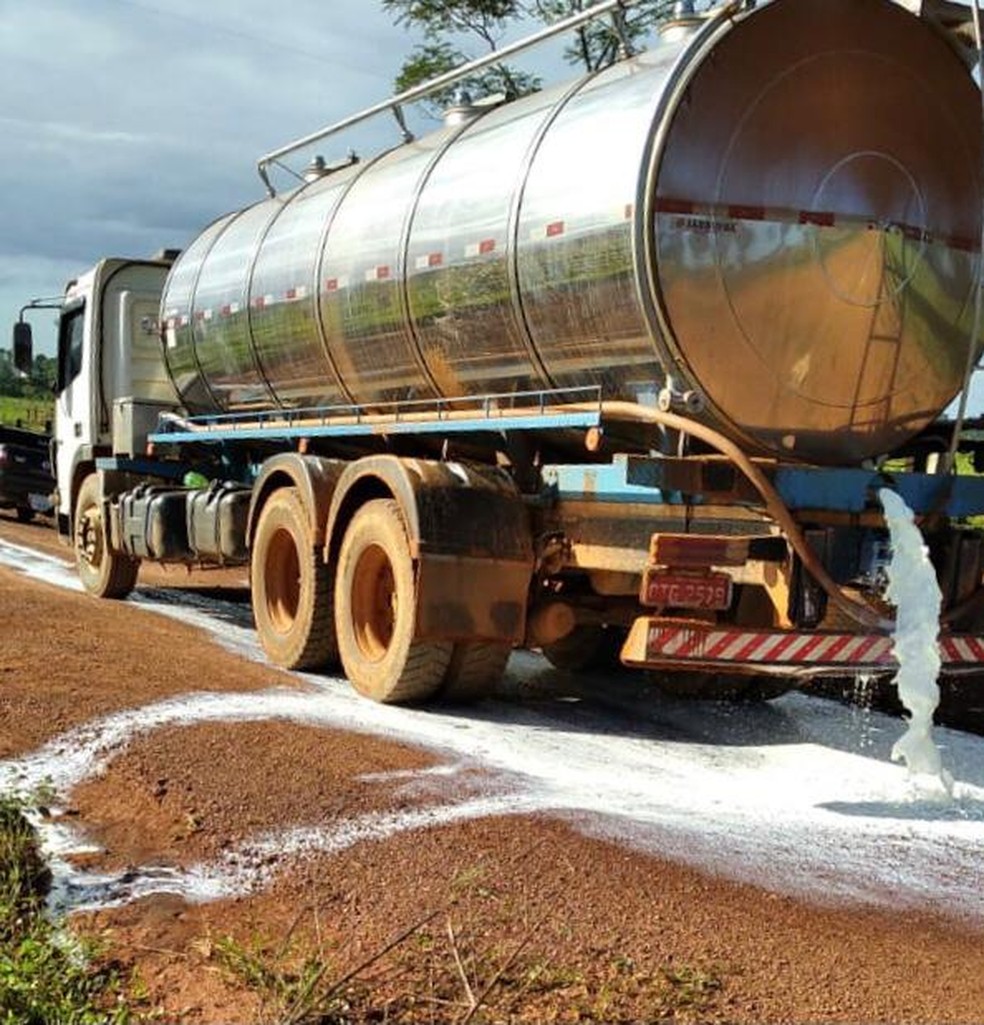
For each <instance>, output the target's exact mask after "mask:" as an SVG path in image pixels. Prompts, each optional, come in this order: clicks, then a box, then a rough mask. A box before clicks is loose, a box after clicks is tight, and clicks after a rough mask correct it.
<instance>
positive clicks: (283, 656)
mask: <svg viewBox="0 0 984 1025" xmlns="http://www.w3.org/2000/svg"><path fill="white" fill-rule="evenodd" d="M250 577H251V588H250V589H251V593H252V599H253V618H254V619H255V620H256V630H257V633H258V635H259V638H260V644H261V645H262V647H263V650H264V651H265V652H266V655H267V657H268V658H269V659H270V661H271V662H274V663H275V664H276V665H278V666H283V667H284V668H285V669H317V668H321V667H323V666H325V665H326V664H328V663H330V662H332V661H333V660H334V659H336V658H337V654H338V648H337V644H336V642H335V623H334V609H333V601H332V599H333V588H332V579H331V574H330V572H329V569H328V567H327V566H326V565H325V563H324V560H323V559H322V558H321V555H320V553H319V552H318V550H317V548H316V546H315V543H314V537H313V535H312V531H311V524H310V521H309V519H308V516H307V512H306V510H305V508H304V503H303V502H302V501H301V498H300V496H299V495H298V493H297V491H296V489H294V488H282V489H281V490H280V491H276V492H274V493H273V495H271V497H270V498H269V500H268V501H267V503H266V505H265V506H264V507H263V511H262V512H261V513H260V519H259V522H258V523H257V525H256V536H255V538H254V539H253V551H252V559H251V563H250Z"/></svg>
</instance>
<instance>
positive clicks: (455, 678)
mask: <svg viewBox="0 0 984 1025" xmlns="http://www.w3.org/2000/svg"><path fill="white" fill-rule="evenodd" d="M511 653H512V646H511V645H509V644H502V643H500V642H498V641H471V642H465V643H459V644H456V645H455V646H454V652H453V653H452V655H451V661H450V662H449V663H448V671H447V674H446V675H445V677H444V682H443V683H442V684H441V692H440V693H441V697H442V698H443V699H444V700H445V701H452V702H454V701H461V702H466V701H478V700H479V699H480V698H484V697H486V696H487V695H489V694H491V693H492V690H493V689H494V687H495V685H496V684H497V683H498V682H499V680H501V679H502V674H503V673H504V672H505V670H506V663H507V662H508V661H509V656H510V654H511Z"/></svg>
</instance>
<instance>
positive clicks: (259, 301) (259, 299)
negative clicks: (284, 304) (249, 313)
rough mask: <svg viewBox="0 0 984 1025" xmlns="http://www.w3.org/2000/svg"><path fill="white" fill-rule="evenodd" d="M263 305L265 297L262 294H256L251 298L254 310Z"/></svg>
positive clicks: (264, 304)
mask: <svg viewBox="0 0 984 1025" xmlns="http://www.w3.org/2000/svg"><path fill="white" fill-rule="evenodd" d="M264 306H266V298H265V297H264V296H262V295H258V296H257V297H256V298H255V299H254V300H253V309H254V310H262V309H263V307H264Z"/></svg>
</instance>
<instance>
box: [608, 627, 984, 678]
mask: <svg viewBox="0 0 984 1025" xmlns="http://www.w3.org/2000/svg"><path fill="white" fill-rule="evenodd" d="M893 649H894V646H893V641H892V638H891V637H890V636H889V635H888V634H879V633H844V632H833V631H832V632H824V631H819V630H814V631H793V630H757V629H752V628H748V627H740V626H734V627H722V626H716V625H713V624H709V623H700V622H686V623H683V622H680V621H679V620H669V619H661V618H659V617H655V616H641V617H639V618H638V619H636V620H635V622H634V623H633V624H632V629H631V630H630V631H629V636H628V638H627V640H626V642H625V644H624V646H623V648H622V661H623V662H624V663H625V664H626V665H630V666H638V667H641V668H648V669H700V670H705V671H717V672H722V673H725V672H726V673H762V674H768V675H778V676H794V677H800V678H809V677H813V676H847V675H853V674H855V673H871V674H890V673H894V672H895V671H896V670H897V669H898V663H897V662H896V661H895V656H894V653H893ZM939 652H940V662H941V669H940V672H941V674H942V675H958V674H963V673H970V672H980V671H981V670H984V637H978V636H970V635H967V634H947V635H946V636H943V637H941V638H940V640H939Z"/></svg>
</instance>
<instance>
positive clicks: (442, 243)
mask: <svg viewBox="0 0 984 1025" xmlns="http://www.w3.org/2000/svg"><path fill="white" fill-rule="evenodd" d="M980 122H981V111H980V96H979V93H978V91H977V89H976V87H975V85H974V83H973V81H972V79H971V76H970V74H969V72H968V70H967V68H966V67H965V65H964V64H963V63H962V61H961V59H960V58H959V56H958V55H957V54H956V53H955V52H954V51H953V50H951V49H950V47H949V45H948V43H947V42H946V40H945V39H944V38H943V37H942V36H940V35H938V34H937V33H936V31H934V30H933V29H932V28H931V27H930V26H928V25H927V24H925V23H924V22H922V21H920V20H919V19H917V18H915V17H913V16H912V15H910V14H908V13H907V12H906V11H904V10H903V9H902V8H900V7H899V6H897V5H896V4H894V3H891V2H888V0H774V2H773V3H769V4H765V5H761V6H759V7H757V8H755V9H753V10H750V11H748V12H746V13H743V14H742V15H741V16H739V17H736V18H733V19H731V18H718V19H714V20H712V21H710V22H708V23H705V24H704V25H703V26H702V27H700V28H697V29H694V30H691V31H686V32H682V33H681V34H679V35H677V36H673V35H671V36H670V37H667V38H665V39H663V40H662V41H661V42H659V43H658V44H657V45H656V46H655V47H654V48H653V49H652V50H650V51H649V52H647V53H645V54H643V55H641V56H639V57H636V58H634V59H632V60H629V61H624V62H621V63H619V64H617V65H615V66H613V67H611V68H609V69H607V70H606V71H603V72H601V73H600V74H597V75H594V76H588V77H586V78H583V79H581V80H579V81H577V82H576V83H574V84H573V85H569V86H566V87H562V88H558V89H553V90H550V91H544V92H541V93H538V94H536V95H534V96H530V97H526V98H524V99H521V100H518V101H516V102H513V103H509V104H507V105H504V106H501V107H498V108H495V109H492V110H489V111H488V112H486V113H485V114H483V115H482V116H480V117H477V118H475V119H472V120H466V121H465V122H464V123H460V124H456V125H454V126H449V127H446V128H444V129H442V130H441V131H438V132H436V133H435V134H433V135H430V136H428V137H427V138H424V139H422V140H420V141H417V142H413V143H410V144H406V145H403V146H400V147H399V148H397V149H394V150H391V151H389V152H387V153H385V154H383V155H382V156H380V157H378V158H377V159H375V160H373V161H370V162H366V163H363V164H359V165H354V166H352V167H348V168H345V169H343V170H340V171H337V172H335V173H332V174H330V175H328V176H325V177H321V178H318V179H316V180H314V181H312V182H310V183H308V184H305V185H304V186H302V187H301V188H299V189H297V190H296V191H295V192H293V193H291V194H289V195H287V196H281V197H275V198H272V199H268V200H265V201H263V202H261V203H258V204H257V205H255V206H252V207H250V208H248V209H246V210H243V211H241V212H238V213H235V214H230V215H228V216H227V217H225V218H222V219H221V220H219V221H217V222H215V223H214V224H213V225H211V226H210V227H209V228H207V229H206V230H205V232H204V233H203V234H202V235H201V236H199V238H198V239H197V240H196V241H195V242H194V243H193V244H192V245H191V246H190V247H189V248H188V249H187V250H186V252H185V253H184V255H183V256H182V257H181V258H180V259H179V260H178V261H177V263H176V264H175V266H174V268H173V270H172V273H171V276H170V278H169V280H168V283H167V286H166V289H165V294H164V298H163V305H162V321H163V323H164V325H165V349H166V356H167V362H168V366H169V369H170V373H171V375H172V377H173V379H174V381H175V384H176V386H177V388H178V390H179V393H180V394H181V395H182V397H183V399H184V401H185V402H186V404H187V405H188V406H189V408H190V409H192V410H193V411H208V410H215V409H217V410H229V411H234V410H241V409H247V408H251V407H254V406H256V407H265V406H276V405H282V406H286V407H297V406H311V405H325V404H335V403H350V402H354V403H360V404H367V405H372V404H378V403H382V402H387V401H393V400H405V399H425V398H429V397H435V396H445V397H454V396H458V395H464V394H478V393H492V392H497V393H506V394H508V393H513V392H517V391H523V390H528V389H539V388H567V387H573V386H579V385H600V386H601V387H602V389H603V393H604V395H605V396H606V397H609V398H622V399H631V400H634V401H637V402H641V403H646V404H651V403H653V402H655V401H657V396H658V395H659V394H660V393H661V392H662V393H664V395H666V394H669V393H670V392H672V393H675V394H680V395H686V394H689V395H690V397H691V398H692V399H693V398H694V397H696V398H697V400H698V401H697V403H696V405H697V406H702V407H703V411H702V412H700V413H699V414H698V415H699V416H700V417H701V418H703V419H704V420H705V421H706V422H709V423H712V424H715V425H716V426H718V427H719V428H720V429H722V430H723V431H724V432H725V433H726V434H728V435H729V436H731V437H732V438H734V439H735V440H737V441H739V442H741V443H742V444H744V445H746V446H747V447H748V448H749V449H750V450H751V451H754V452H760V453H772V454H778V455H781V456H783V457H786V458H794V459H803V460H809V461H817V462H824V463H832V462H843V461H847V462H853V461H857V460H861V459H864V458H866V457H868V456H871V455H875V454H878V453H882V452H885V451H888V450H890V449H891V448H893V447H894V446H896V445H897V444H899V443H901V442H902V441H903V440H904V439H905V438H907V437H908V436H910V435H912V434H913V433H915V432H916V431H918V430H919V429H921V428H922V427H923V426H924V425H925V424H927V423H928V422H929V421H930V420H932V419H933V418H934V417H935V416H936V415H937V414H938V413H939V411H940V410H941V409H943V408H944V407H945V406H946V404H947V403H948V402H949V401H950V400H951V398H952V397H953V395H954V394H955V393H956V391H957V390H958V388H959V386H960V384H961V380H962V376H963V372H964V368H965V366H966V362H967V352H968V345H969V344H970V335H971V331H972V324H971V322H972V319H973V298H974V286H975V275H976V273H977V259H978V251H979V238H980V233H981V223H980V218H981V197H982V181H981V174H980V168H981V164H982V144H981V134H982V133H981V123H980ZM503 401H508V400H503Z"/></svg>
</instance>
